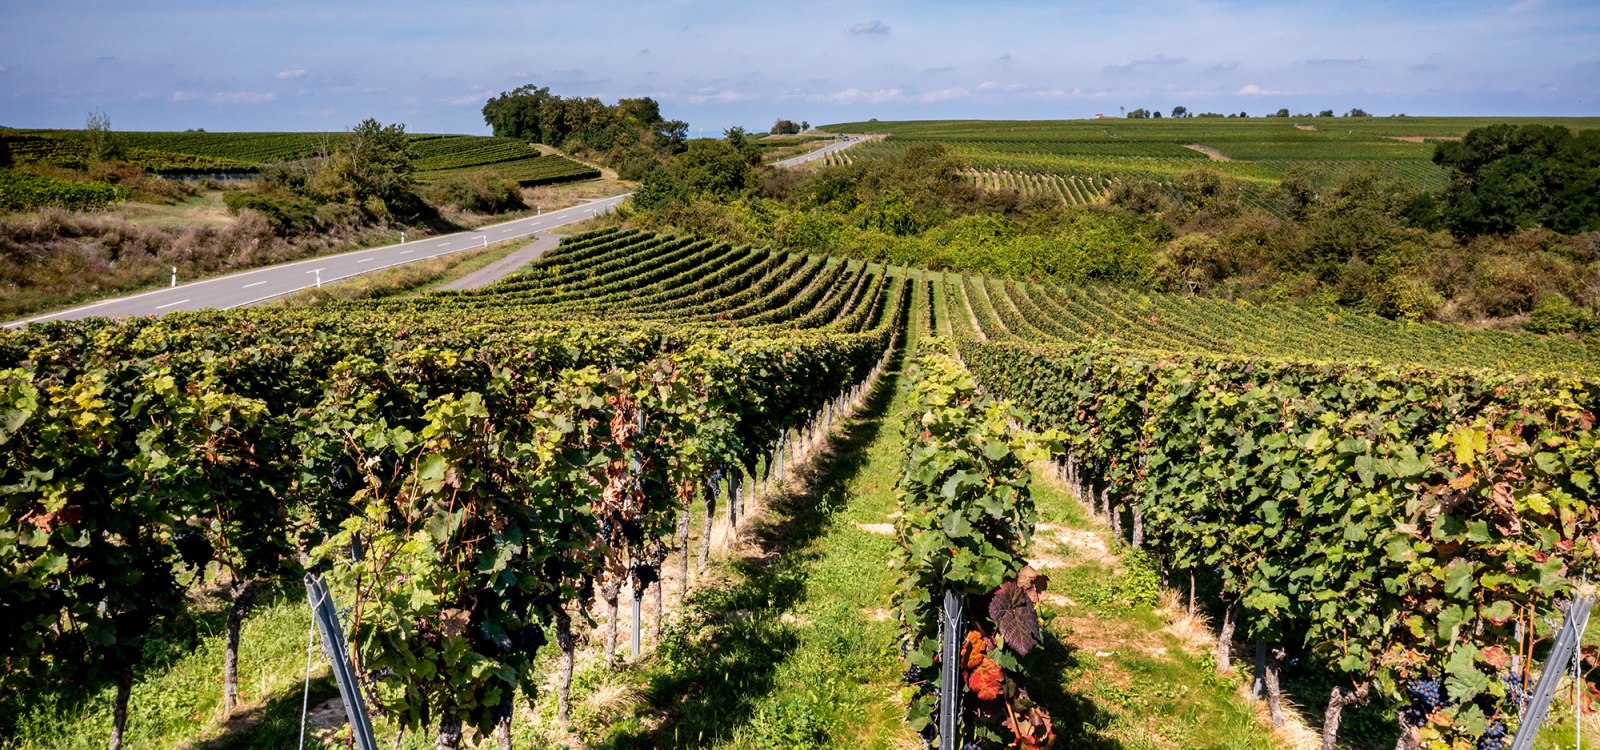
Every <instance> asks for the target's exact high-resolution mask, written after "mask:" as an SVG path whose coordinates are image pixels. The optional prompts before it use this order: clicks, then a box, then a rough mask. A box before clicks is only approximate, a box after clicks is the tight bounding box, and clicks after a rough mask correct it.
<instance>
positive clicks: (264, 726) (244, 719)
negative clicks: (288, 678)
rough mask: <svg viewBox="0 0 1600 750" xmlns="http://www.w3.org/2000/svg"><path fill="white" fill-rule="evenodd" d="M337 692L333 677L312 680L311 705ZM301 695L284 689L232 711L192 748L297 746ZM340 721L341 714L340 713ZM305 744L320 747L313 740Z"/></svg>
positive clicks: (239, 749) (271, 749)
mask: <svg viewBox="0 0 1600 750" xmlns="http://www.w3.org/2000/svg"><path fill="white" fill-rule="evenodd" d="M338 695H339V688H338V687H337V686H336V685H334V683H333V678H332V677H319V678H317V679H314V680H312V681H311V707H312V708H316V707H317V706H319V705H321V704H322V703H324V702H326V701H328V700H329V699H332V698H335V697H337V696H338ZM304 699H305V698H304V695H303V694H302V693H301V691H299V690H293V691H289V692H286V693H283V694H281V695H279V696H277V697H275V698H273V699H272V700H269V701H267V702H266V704H265V705H256V706H253V707H250V708H248V709H245V710H242V711H239V712H237V713H235V714H234V716H233V718H232V719H230V720H229V721H228V724H227V726H224V727H223V728H222V730H221V731H220V733H219V734H218V736H216V737H214V738H212V739H210V740H205V741H203V742H196V743H194V744H193V745H191V746H190V747H192V748H193V750H276V749H277V748H284V747H298V746H299V744H298V743H299V741H300V709H301V706H302V705H303V703H302V701H303V700H304ZM340 719H341V723H343V721H342V720H343V714H340ZM306 746H307V747H319V745H317V744H316V743H315V742H314V741H313V742H308V743H307V745H306Z"/></svg>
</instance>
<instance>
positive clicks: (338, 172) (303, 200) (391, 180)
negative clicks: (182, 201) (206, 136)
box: [223, 117, 435, 236]
mask: <svg viewBox="0 0 1600 750" xmlns="http://www.w3.org/2000/svg"><path fill="white" fill-rule="evenodd" d="M415 158H416V157H415V154H414V153H413V151H412V148H411V139H410V138H409V137H407V136H406V126H405V125H404V124H402V123H392V124H389V125H385V124H383V123H381V122H378V121H377V120H376V119H374V118H371V117H369V118H367V119H365V120H362V121H361V123H360V124H358V125H356V126H355V127H354V128H351V130H350V132H349V134H348V135H347V136H346V137H345V138H344V139H342V140H339V141H336V142H331V143H330V145H329V146H328V147H327V149H326V150H325V151H324V153H322V154H320V155H318V156H316V157H313V158H310V159H303V160H300V161H293V162H279V163H274V164H271V165H268V166H267V167H266V168H264V169H262V171H261V177H262V180H261V182H262V186H261V188H260V189H258V190H249V191H233V192H229V193H228V194H226V195H225V196H223V199H224V200H225V201H226V202H227V205H228V208H229V209H231V210H233V211H235V212H237V211H240V210H244V209H249V210H252V211H255V212H257V213H260V214H262V215H263V216H265V217H267V220H268V221H270V222H271V223H272V226H273V229H274V230H275V231H277V232H278V234H280V235H283V236H291V235H296V234H304V233H308V232H312V231H325V230H328V229H332V228H335V227H338V226H344V225H352V224H363V223H374V222H376V223H389V222H392V221H396V220H399V221H406V222H410V221H426V220H430V219H431V218H433V216H434V214H435V212H434V211H433V209H432V208H431V207H430V206H428V204H427V203H426V202H424V201H423V200H422V199H421V198H420V197H418V195H417V184H416V180H415V178H414V172H415V167H414V166H413V163H414V161H415Z"/></svg>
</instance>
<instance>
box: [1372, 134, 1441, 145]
mask: <svg viewBox="0 0 1600 750" xmlns="http://www.w3.org/2000/svg"><path fill="white" fill-rule="evenodd" d="M1378 137H1379V138H1388V139H1389V140H1391V141H1405V142H1406V143H1427V142H1428V141H1459V140H1461V136H1459V135H1380V136H1378Z"/></svg>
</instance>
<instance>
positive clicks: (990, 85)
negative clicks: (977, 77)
mask: <svg viewBox="0 0 1600 750" xmlns="http://www.w3.org/2000/svg"><path fill="white" fill-rule="evenodd" d="M1020 88H1022V84H1020V83H1001V82H999V81H984V82H983V83H980V84H978V90H979V91H1016V90H1017V89H1020Z"/></svg>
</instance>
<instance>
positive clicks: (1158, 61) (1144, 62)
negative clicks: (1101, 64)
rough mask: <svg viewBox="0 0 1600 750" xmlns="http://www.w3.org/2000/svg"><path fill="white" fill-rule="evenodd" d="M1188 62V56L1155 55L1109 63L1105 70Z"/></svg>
mask: <svg viewBox="0 0 1600 750" xmlns="http://www.w3.org/2000/svg"><path fill="white" fill-rule="evenodd" d="M1186 62H1189V58H1187V57H1167V56H1166V55H1154V56H1151V57H1141V58H1139V59H1137V60H1126V61H1123V62H1120V63H1117V64H1116V65H1107V66H1106V67H1105V68H1104V71H1105V72H1107V73H1126V72H1128V71H1130V70H1133V69H1135V68H1164V67H1169V66H1172V65H1182V64H1184V63H1186Z"/></svg>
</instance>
